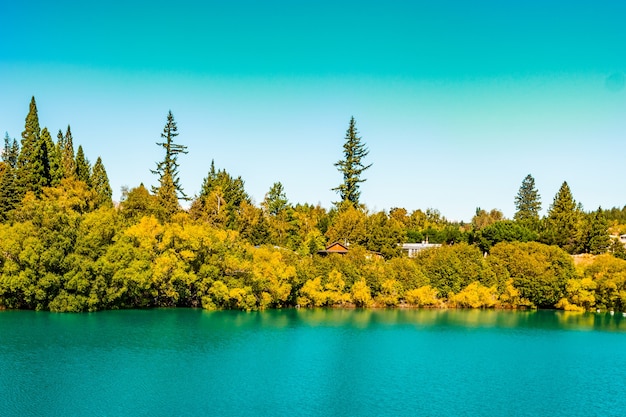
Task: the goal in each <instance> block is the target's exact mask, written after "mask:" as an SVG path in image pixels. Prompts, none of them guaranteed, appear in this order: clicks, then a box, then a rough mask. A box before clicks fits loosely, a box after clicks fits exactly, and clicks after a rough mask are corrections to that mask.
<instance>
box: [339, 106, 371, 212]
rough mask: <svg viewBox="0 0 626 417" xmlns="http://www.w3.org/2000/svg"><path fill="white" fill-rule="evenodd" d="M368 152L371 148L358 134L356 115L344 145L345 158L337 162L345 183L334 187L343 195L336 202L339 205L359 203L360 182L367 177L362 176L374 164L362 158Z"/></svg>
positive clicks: (351, 122)
mask: <svg viewBox="0 0 626 417" xmlns="http://www.w3.org/2000/svg"><path fill="white" fill-rule="evenodd" d="M368 154H369V150H368V149H367V148H366V147H365V144H364V143H363V142H362V141H361V138H360V137H359V136H358V132H357V130H356V122H355V121H354V117H352V118H351V119H350V126H349V127H348V130H347V131H346V137H345V143H344V145H343V155H344V159H342V160H340V161H338V162H337V163H335V166H336V167H337V169H338V170H339V172H341V173H342V174H343V183H342V184H341V185H340V186H338V187H336V188H333V191H337V192H338V193H339V196H340V197H341V201H340V202H338V203H336V204H337V205H338V206H340V205H342V204H343V203H349V204H352V205H354V206H358V205H359V198H360V196H361V192H360V191H359V184H360V183H362V182H364V181H365V179H362V178H361V174H362V173H363V171H365V170H366V169H368V168H369V167H371V166H372V164H369V165H363V162H362V159H363V158H365V157H366V156H367V155H368Z"/></svg>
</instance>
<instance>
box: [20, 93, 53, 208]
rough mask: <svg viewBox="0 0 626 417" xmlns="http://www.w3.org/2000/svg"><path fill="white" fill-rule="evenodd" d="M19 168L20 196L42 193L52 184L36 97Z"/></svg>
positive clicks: (31, 107) (26, 124) (46, 147)
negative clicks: (27, 193)
mask: <svg viewBox="0 0 626 417" xmlns="http://www.w3.org/2000/svg"><path fill="white" fill-rule="evenodd" d="M17 169H18V173H17V174H18V175H17V177H18V184H19V188H18V190H19V193H20V196H23V195H24V194H25V193H26V192H28V191H32V192H34V193H35V195H40V194H41V191H42V188H43V187H46V186H48V185H50V180H51V177H50V161H49V159H48V146H47V143H46V141H45V140H42V138H41V129H40V127H39V116H38V113H37V103H36V102H35V97H33V98H32V99H31V101H30V107H29V111H28V115H27V116H26V123H25V127H24V131H23V132H22V146H21V150H20V154H19V156H18V160H17Z"/></svg>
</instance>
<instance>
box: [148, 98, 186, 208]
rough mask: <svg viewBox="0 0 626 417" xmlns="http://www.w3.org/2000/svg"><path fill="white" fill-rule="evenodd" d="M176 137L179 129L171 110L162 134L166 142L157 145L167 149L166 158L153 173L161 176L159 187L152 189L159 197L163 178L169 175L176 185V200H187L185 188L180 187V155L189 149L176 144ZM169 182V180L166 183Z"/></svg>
mask: <svg viewBox="0 0 626 417" xmlns="http://www.w3.org/2000/svg"><path fill="white" fill-rule="evenodd" d="M176 136H178V127H177V126H176V122H175V121H174V115H173V114H172V111H171V110H170V111H169V113H168V114H167V122H166V124H165V127H164V128H163V133H161V137H162V138H163V139H164V141H163V142H157V145H159V146H161V147H163V148H164V149H165V158H164V159H163V161H161V162H158V163H157V167H156V169H155V170H153V171H152V173H153V174H157V175H158V176H159V187H152V192H153V193H155V194H157V195H158V194H159V188H160V187H161V186H163V183H164V181H163V178H164V177H165V176H166V175H168V176H169V177H170V178H171V181H172V183H173V184H174V193H175V195H176V198H177V199H185V200H186V199H187V195H186V194H185V193H184V192H183V188H182V186H181V185H180V180H179V178H178V155H179V154H181V153H182V154H186V153H187V147H186V146H184V145H180V144H178V143H174V138H176ZM168 181H169V180H167V181H165V182H168ZM161 194H162V193H161ZM168 199H169V197H168Z"/></svg>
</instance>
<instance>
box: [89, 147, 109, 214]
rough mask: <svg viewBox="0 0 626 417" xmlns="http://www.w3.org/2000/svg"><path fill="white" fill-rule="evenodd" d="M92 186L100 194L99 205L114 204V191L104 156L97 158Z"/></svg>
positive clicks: (92, 174) (92, 176)
mask: <svg viewBox="0 0 626 417" xmlns="http://www.w3.org/2000/svg"><path fill="white" fill-rule="evenodd" d="M91 186H92V189H93V190H94V191H95V192H96V194H97V196H98V197H97V202H98V205H99V206H101V205H107V206H108V205H111V204H112V201H111V196H112V195H113V191H112V190H111V185H110V184H109V177H108V175H107V172H106V169H105V168H104V164H103V163H102V158H100V157H98V159H97V160H96V163H95V164H94V166H93V169H92V172H91Z"/></svg>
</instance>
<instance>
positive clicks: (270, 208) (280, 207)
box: [263, 182, 289, 216]
mask: <svg viewBox="0 0 626 417" xmlns="http://www.w3.org/2000/svg"><path fill="white" fill-rule="evenodd" d="M288 206H289V200H287V195H286V194H285V188H284V187H283V184H281V183H280V182H275V183H274V184H273V185H272V187H271V188H270V190H269V192H268V193H267V194H265V199H264V200H263V208H264V209H265V211H266V212H267V213H268V214H269V215H271V216H276V215H278V214H279V213H280V212H282V211H284V210H286V209H287V207H288Z"/></svg>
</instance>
